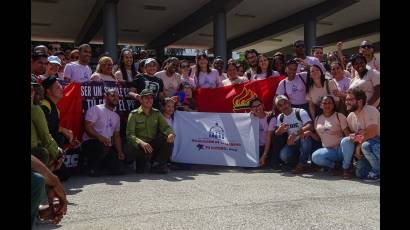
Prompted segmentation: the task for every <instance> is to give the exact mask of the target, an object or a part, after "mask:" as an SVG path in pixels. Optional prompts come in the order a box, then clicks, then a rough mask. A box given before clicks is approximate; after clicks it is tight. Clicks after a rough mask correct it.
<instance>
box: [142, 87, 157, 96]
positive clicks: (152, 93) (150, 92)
mask: <svg viewBox="0 0 410 230" xmlns="http://www.w3.org/2000/svg"><path fill="white" fill-rule="evenodd" d="M149 95H154V92H152V90H150V89H143V90H142V91H141V93H140V96H141V97H143V96H149Z"/></svg>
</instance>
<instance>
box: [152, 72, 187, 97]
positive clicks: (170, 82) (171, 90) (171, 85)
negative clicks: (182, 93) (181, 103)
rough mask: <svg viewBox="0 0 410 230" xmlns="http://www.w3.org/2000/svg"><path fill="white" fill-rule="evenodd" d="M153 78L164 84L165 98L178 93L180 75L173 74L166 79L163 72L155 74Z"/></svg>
mask: <svg viewBox="0 0 410 230" xmlns="http://www.w3.org/2000/svg"><path fill="white" fill-rule="evenodd" d="M155 76H156V77H158V78H160V79H161V80H162V82H163V83H164V93H165V96H166V97H172V96H174V95H175V93H176V92H177V91H178V87H179V84H180V83H181V75H179V73H174V74H173V75H172V76H171V77H168V76H167V74H166V71H165V70H162V71H159V72H157V73H155Z"/></svg>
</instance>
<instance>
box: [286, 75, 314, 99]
mask: <svg viewBox="0 0 410 230" xmlns="http://www.w3.org/2000/svg"><path fill="white" fill-rule="evenodd" d="M298 76H299V78H300V80H302V82H303V84H304V85H305V88H306V90H307V89H308V86H307V83H306V82H305V80H303V77H301V76H300V74H298ZM283 89H284V92H285V93H284V95H285V96H286V97H288V98H289V96H288V94H287V93H286V79H284V80H283Z"/></svg>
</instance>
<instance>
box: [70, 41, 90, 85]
mask: <svg viewBox="0 0 410 230" xmlns="http://www.w3.org/2000/svg"><path fill="white" fill-rule="evenodd" d="M78 51H79V58H78V61H73V62H70V63H68V64H67V65H66V66H65V69H64V80H68V81H70V82H76V83H82V82H88V81H89V80H90V78H91V74H92V71H91V68H90V66H88V64H89V63H90V59H91V46H90V45H88V44H82V45H80V47H79V48H78Z"/></svg>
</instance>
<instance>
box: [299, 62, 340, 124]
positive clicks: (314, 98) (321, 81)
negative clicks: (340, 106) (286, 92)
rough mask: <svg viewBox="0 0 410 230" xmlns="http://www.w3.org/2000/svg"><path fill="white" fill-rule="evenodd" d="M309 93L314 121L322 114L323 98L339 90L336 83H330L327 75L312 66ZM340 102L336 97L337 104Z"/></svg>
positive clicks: (309, 77)
mask: <svg viewBox="0 0 410 230" xmlns="http://www.w3.org/2000/svg"><path fill="white" fill-rule="evenodd" d="M307 85H308V91H309V92H308V93H307V95H306V100H307V101H308V103H309V113H310V116H311V117H312V120H313V119H315V117H316V116H317V115H318V114H320V113H321V108H320V101H321V99H322V97H324V96H326V95H331V94H332V92H333V91H335V90H337V87H336V84H335V83H334V82H329V81H328V80H327V79H326V78H325V74H324V73H323V72H322V69H321V68H320V66H318V65H312V66H311V67H310V68H309V71H308V82H307ZM338 102H339V98H338V97H336V103H338Z"/></svg>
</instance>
